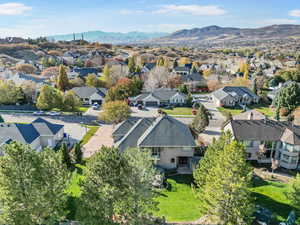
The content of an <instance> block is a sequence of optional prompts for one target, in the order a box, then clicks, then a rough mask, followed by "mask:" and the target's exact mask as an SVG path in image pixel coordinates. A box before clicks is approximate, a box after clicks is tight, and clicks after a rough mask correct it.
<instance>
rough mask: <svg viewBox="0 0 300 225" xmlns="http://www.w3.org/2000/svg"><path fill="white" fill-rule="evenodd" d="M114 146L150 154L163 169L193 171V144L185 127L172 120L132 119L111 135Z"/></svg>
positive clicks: (165, 116)
mask: <svg viewBox="0 0 300 225" xmlns="http://www.w3.org/2000/svg"><path fill="white" fill-rule="evenodd" d="M112 136H113V139H114V142H115V146H116V147H118V148H119V150H120V151H122V152H123V151H125V150H126V149H127V148H133V147H138V148H141V149H143V148H147V149H151V150H152V156H153V159H154V160H155V164H156V165H158V166H160V167H162V168H165V169H174V168H178V169H188V170H190V169H192V164H193V157H194V148H195V147H196V143H195V140H194V137H193V136H192V133H191V131H190V129H189V127H188V126H187V125H185V124H184V123H182V122H180V121H178V120H176V119H175V118H173V117H170V116H167V115H162V116H159V117H156V118H138V117H132V118H129V119H128V120H126V121H124V122H123V123H121V124H119V125H118V126H117V127H116V128H115V130H114V131H113V134H112Z"/></svg>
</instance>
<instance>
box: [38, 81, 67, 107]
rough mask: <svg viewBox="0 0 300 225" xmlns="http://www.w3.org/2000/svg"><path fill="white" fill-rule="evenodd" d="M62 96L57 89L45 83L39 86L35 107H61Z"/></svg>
mask: <svg viewBox="0 0 300 225" xmlns="http://www.w3.org/2000/svg"><path fill="white" fill-rule="evenodd" d="M62 102H63V96H62V94H61V92H60V91H58V90H57V89H55V88H53V87H51V86H48V85H45V86H43V87H42V88H41V90H40V94H39V97H38V99H37V104H36V105H37V107H38V108H39V109H42V110H51V109H53V108H62Z"/></svg>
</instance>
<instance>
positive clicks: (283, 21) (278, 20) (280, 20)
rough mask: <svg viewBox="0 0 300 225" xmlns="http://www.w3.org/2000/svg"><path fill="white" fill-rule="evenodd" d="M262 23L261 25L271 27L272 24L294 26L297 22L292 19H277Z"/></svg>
mask: <svg viewBox="0 0 300 225" xmlns="http://www.w3.org/2000/svg"><path fill="white" fill-rule="evenodd" d="M262 22H263V24H267V25H273V24H294V23H297V22H298V21H297V20H293V19H284V18H278V19H267V20H264V21H262Z"/></svg>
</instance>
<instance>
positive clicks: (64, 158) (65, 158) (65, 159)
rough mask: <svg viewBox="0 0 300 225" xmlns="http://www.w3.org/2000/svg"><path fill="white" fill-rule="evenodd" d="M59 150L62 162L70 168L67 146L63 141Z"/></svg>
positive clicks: (70, 160)
mask: <svg viewBox="0 0 300 225" xmlns="http://www.w3.org/2000/svg"><path fill="white" fill-rule="evenodd" d="M60 151H61V154H62V163H63V164H65V165H66V166H67V168H68V169H71V168H72V159H71V156H70V152H69V149H68V146H67V145H66V144H65V143H63V144H62V146H61V147H60Z"/></svg>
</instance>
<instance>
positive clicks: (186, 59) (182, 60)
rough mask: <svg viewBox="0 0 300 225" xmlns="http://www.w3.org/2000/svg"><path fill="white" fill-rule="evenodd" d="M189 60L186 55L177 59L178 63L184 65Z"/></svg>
mask: <svg viewBox="0 0 300 225" xmlns="http://www.w3.org/2000/svg"><path fill="white" fill-rule="evenodd" d="M190 62H191V60H190V59H189V58H188V57H181V58H180V60H179V64H180V65H186V64H189V63H190Z"/></svg>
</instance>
